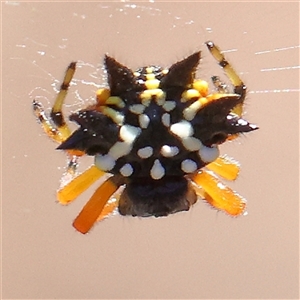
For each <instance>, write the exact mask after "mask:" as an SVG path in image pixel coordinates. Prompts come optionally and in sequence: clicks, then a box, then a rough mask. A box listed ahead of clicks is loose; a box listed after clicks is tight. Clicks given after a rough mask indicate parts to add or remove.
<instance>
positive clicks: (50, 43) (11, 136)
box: [2, 1, 299, 299]
mask: <svg viewBox="0 0 300 300" xmlns="http://www.w3.org/2000/svg"><path fill="white" fill-rule="evenodd" d="M2 9H3V13H2V16H3V41H2V42H3V45H2V50H3V54H2V69H3V81H2V87H3V90H2V97H3V98H2V101H3V102H2V104H3V106H2V109H3V110H2V118H3V119H2V120H3V124H2V125H3V127H2V133H3V134H2V141H3V144H2V145H3V148H2V149H3V157H2V170H3V191H2V207H3V210H2V217H3V228H2V241H3V260H2V263H3V266H2V267H3V270H2V285H3V286H2V288H3V291H2V293H3V295H2V296H3V298H21V299H28V298H30V299H33V298H36V299H45V298H68V299H73V298H79V299H92V298H99V299H101V298H158V299H163V298H198V299H202V298H209V299H223V298H230V299H245V298H270V299H275V298H285V299H287V298H294V299H296V298H298V296H299V294H298V290H299V286H298V281H299V276H298V271H299V270H298V261H299V253H298V250H299V248H298V242H299V238H298V233H299V231H298V229H299V228H298V225H299V219H298V213H299V210H298V196H299V186H298V182H299V171H298V159H299V157H298V156H299V153H298V136H299V132H298V127H299V126H298V125H299V111H298V102H299V57H298V55H299V29H298V28H299V4H298V3H287V2H283V3H200V2H198V3H189V2H184V3H183V2H176V3H175V2H174V3H159V2H155V1H151V2H147V3H138V2H135V3H133V2H125V1H124V2H118V3H112V2H110V3H109V2H102V3H100V2H98V3H92V2H91V3H88V2H85V3H80V2H78V3H58V2H57V3H54V2H52V3H47V2H46V3H34V2H31V3H24V2H22V3H21V2H17V1H16V2H11V1H6V2H5V3H4V2H3V3H2ZM208 39H211V40H213V41H215V42H216V43H217V44H218V45H219V46H220V47H221V48H222V49H223V50H225V51H226V55H227V58H228V59H229V60H230V61H231V62H232V64H233V65H234V66H235V67H236V69H237V70H238V71H239V72H240V73H241V76H242V78H243V79H244V81H245V82H246V83H247V85H248V87H249V94H248V98H247V103H246V112H247V119H249V120H250V121H251V122H253V123H256V124H258V125H259V126H260V130H259V131H257V132H254V133H251V134H248V135H245V137H242V138H240V139H239V141H234V142H232V143H229V144H227V145H224V146H223V147H222V153H227V154H228V155H230V156H233V157H235V158H236V159H238V160H239V161H240V162H241V164H242V172H241V176H240V177H239V179H238V180H237V181H236V182H235V183H232V184H230V185H231V186H232V187H233V188H234V189H235V190H237V191H238V192H239V193H240V194H242V195H244V196H245V197H246V198H247V199H248V212H249V214H248V216H246V217H241V218H238V219H233V218H230V217H228V216H226V215H224V214H223V213H218V212H216V211H214V210H211V209H210V208H209V207H208V206H207V205H206V204H205V203H204V202H202V201H199V202H198V203H197V205H195V207H194V208H193V209H192V210H191V211H189V212H185V213H180V214H177V215H174V216H170V217H168V218H160V219H151V218H148V219H137V218H124V217H120V216H115V217H112V218H110V219H108V220H106V221H105V222H102V223H100V224H97V225H96V226H95V227H94V228H93V230H92V231H91V232H90V233H89V234H87V235H85V236H84V235H81V234H79V233H77V232H75V230H74V229H73V227H72V226H71V223H72V220H73V219H74V218H75V216H76V215H77V213H78V212H79V211H80V209H81V207H82V206H83V205H84V203H85V202H86V201H87V200H88V198H89V197H90V195H91V194H92V192H93V190H94V189H95V187H96V186H97V184H96V185H95V186H93V187H92V188H90V189H89V190H88V191H87V192H86V193H84V194H83V195H82V196H81V197H80V198H79V199H78V200H77V201H76V202H74V203H73V204H72V205H70V206H68V207H62V206H61V205H59V204H58V203H56V202H55V191H56V189H57V188H58V185H59V179H60V177H61V175H62V173H63V168H64V166H65V155H64V153H62V152H58V151H55V150H54V149H55V147H56V145H55V144H54V143H53V142H51V141H50V140H49V139H47V138H46V136H45V135H44V134H43V133H42V131H41V128H40V127H39V126H38V125H37V123H36V121H35V118H34V116H33V114H32V112H31V101H32V99H33V98H36V99H38V100H40V101H42V102H43V103H44V104H45V105H46V107H47V108H49V107H50V104H51V103H52V101H53V98H54V97H55V93H56V90H57V88H58V87H59V81H60V80H61V79H62V76H63V73H64V70H65V68H66V66H67V65H68V63H69V62H70V61H71V60H77V61H80V65H81V68H78V71H77V73H76V75H75V81H74V83H75V84H74V85H72V87H71V92H70V94H69V97H68V101H67V102H68V103H69V105H68V107H66V110H67V111H72V110H75V109H78V108H80V107H82V106H83V105H84V102H85V101H89V100H91V99H93V97H94V93H95V90H96V88H97V85H99V84H103V83H104V82H103V78H102V76H103V72H102V69H101V64H102V58H103V55H104V54H105V53H109V54H110V55H113V56H115V57H116V58H117V59H118V60H120V61H121V62H123V63H125V64H127V65H128V66H131V67H133V68H135V67H138V66H141V65H144V64H149V63H157V64H162V65H165V66H169V65H170V64H172V63H173V62H175V61H176V60H177V59H181V58H182V57H184V56H185V55H188V54H191V53H192V52H193V51H196V50H198V49H203V60H202V64H201V68H200V69H199V72H198V74H199V77H202V78H205V79H209V77H210V76H211V75H214V74H219V75H220V74H222V71H221V70H220V69H219V68H218V66H217V65H216V63H215V62H214V60H213V59H212V57H211V56H210V55H209V53H208V52H207V51H206V49H205V47H204V46H203V43H204V42H205V41H206V40H208ZM90 162H91V160H89V159H83V160H82V161H81V167H80V170H84V168H85V167H87V166H88V165H89V164H90Z"/></svg>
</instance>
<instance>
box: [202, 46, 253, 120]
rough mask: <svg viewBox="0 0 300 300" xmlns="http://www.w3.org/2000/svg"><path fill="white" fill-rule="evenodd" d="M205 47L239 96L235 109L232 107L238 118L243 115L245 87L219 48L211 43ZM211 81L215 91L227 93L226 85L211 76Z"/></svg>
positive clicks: (216, 77)
mask: <svg viewBox="0 0 300 300" xmlns="http://www.w3.org/2000/svg"><path fill="white" fill-rule="evenodd" d="M206 46H207V48H208V50H209V52H210V53H211V55H212V56H213V57H214V58H215V60H216V61H217V62H218V63H219V65H220V67H221V68H222V69H223V70H224V71H225V73H226V75H227V77H228V78H229V80H230V81H231V83H232V85H233V86H234V93H235V94H237V95H240V103H239V104H238V105H237V106H236V107H234V109H233V110H232V112H233V113H235V114H237V115H238V116H239V117H241V116H242V113H243V104H244V100H245V97H246V92H247V88H246V85H245V84H244V82H243V81H242V80H241V78H240V77H239V75H238V74H237V73H236V71H235V70H234V68H233V67H232V66H231V64H230V63H229V62H228V61H227V60H226V58H225V57H224V55H223V54H222V52H221V50H220V49H219V47H217V46H216V45H215V44H214V43H213V42H212V41H208V42H206ZM212 81H213V84H214V86H215V87H216V88H217V90H218V91H219V92H220V93H228V90H227V86H226V84H224V83H223V82H222V81H220V79H219V77H218V76H213V77H212Z"/></svg>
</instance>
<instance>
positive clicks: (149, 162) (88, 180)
mask: <svg viewBox="0 0 300 300" xmlns="http://www.w3.org/2000/svg"><path fill="white" fill-rule="evenodd" d="M206 45H207V47H208V49H209V51H210V52H211V54H212V55H213V57H214V58H215V59H216V60H217V61H218V63H219V65H220V66H221V67H222V68H223V69H224V71H225V73H226V74H227V76H228V77H229V79H230V81H231V82H232V84H233V92H232V93H229V92H228V88H227V87H226V85H225V84H224V83H223V82H221V81H220V79H219V78H218V77H216V76H213V77H212V80H213V84H214V86H215V91H213V92H211V93H210V92H209V89H208V83H207V82H206V81H203V80H198V79H196V78H195V73H196V70H197V67H198V64H199V62H200V52H196V53H194V54H192V55H190V56H188V57H187V58H185V59H183V60H182V61H179V62H176V63H175V64H173V65H172V66H171V67H170V68H169V69H163V68H161V67H159V66H147V67H143V68H140V69H138V70H137V71H132V70H131V69H129V68H128V67H126V66H124V65H122V64H120V63H119V62H117V61H116V60H115V59H114V58H112V57H109V56H105V59H104V63H105V67H106V71H107V76H108V86H109V88H104V89H101V90H99V91H98V92H97V96H96V102H95V104H93V105H91V106H89V107H87V108H84V109H81V110H79V111H77V112H75V113H73V114H72V115H71V116H70V120H71V121H75V122H76V123H77V124H78V125H79V128H78V129H77V130H76V131H75V132H73V133H71V132H70V129H69V127H68V125H67V124H66V122H65V120H64V117H63V114H62V106H63V103H64V100H65V97H66V94H67V90H68V88H69V84H70V82H71V80H72V78H73V75H74V72H75V67H76V63H75V62H72V63H71V64H70V65H69V67H68V69H67V71H66V75H65V78H64V81H63V83H62V85H61V89H60V92H59V94H58V96H57V98H56V101H55V103H54V106H53V109H52V113H51V116H50V118H49V117H47V116H46V115H45V112H44V110H43V107H42V105H41V104H40V103H38V102H36V101H34V102H33V108H34V111H35V114H36V116H37V117H38V120H39V121H40V122H41V124H42V126H43V128H44V130H45V131H46V133H47V134H48V135H49V136H50V137H51V138H52V139H53V140H55V141H57V142H59V143H60V145H59V146H58V149H61V150H64V151H66V152H67V153H68V155H69V156H70V163H69V168H68V172H70V173H72V171H73V170H74V168H75V167H76V165H77V158H78V157H79V156H82V155H84V154H86V155H92V156H94V157H95V160H94V165H93V166H91V167H90V168H89V169H88V170H86V171H85V172H84V173H82V174H81V175H79V176H77V177H75V178H74V179H73V180H72V181H71V182H70V183H69V184H67V185H66V186H65V187H63V188H62V189H61V190H59V192H58V199H59V201H60V202H61V203H63V204H67V203H69V202H71V201H73V200H74V199H75V198H76V197H77V196H78V195H79V194H81V193H82V192H83V191H84V190H86V189H87V188H88V187H89V186H90V185H91V184H92V183H93V182H95V181H96V180H97V179H98V178H100V177H101V176H103V175H104V174H105V173H109V174H111V176H110V177H109V178H108V179H107V180H106V181H104V183H103V184H102V185H100V187H99V188H98V189H97V190H96V192H95V193H94V195H93V196H92V198H91V199H90V200H89V202H88V203H87V204H86V206H85V207H84V208H83V210H82V211H81V213H80V214H79V216H78V217H77V218H76V219H75V221H74V224H73V225H74V227H75V228H76V229H77V230H78V231H80V232H82V233H86V232H87V231H89V229H90V228H91V227H92V226H93V224H94V222H95V221H96V220H97V219H101V218H103V217H105V216H106V215H108V213H109V212H111V211H112V210H113V209H114V208H115V207H118V210H119V213H120V214H122V215H132V216H141V217H146V216H156V217H159V216H166V215H168V214H171V213H175V212H178V211H183V210H189V208H190V206H191V205H193V204H194V203H195V202H196V201H197V198H198V196H200V197H201V198H203V199H205V200H206V201H207V202H208V203H210V204H211V205H212V206H213V207H215V208H217V209H220V210H223V211H225V212H227V213H228V214H230V215H232V216H237V215H240V214H243V213H244V211H245V200H244V199H243V198H242V197H241V196H239V195H238V194H237V193H235V192H234V191H232V190H231V189H230V188H228V187H227V186H225V185H223V184H221V183H220V182H219V180H218V178H217V177H216V176H215V175H214V174H213V172H215V173H217V174H218V175H220V176H222V177H224V178H225V179H228V180H233V179H235V178H236V177H237V175H238V172H239V166H238V164H237V162H235V161H233V160H231V159H229V158H228V157H226V156H220V154H219V148H218V146H219V145H220V144H222V143H224V142H225V141H227V140H230V139H233V138H235V137H237V136H238V135H239V134H240V133H245V132H249V131H252V130H255V129H257V128H258V127H257V126H256V125H253V124H250V123H248V122H247V121H246V120H244V119H243V118H242V110H243V103H244V100H245V95H246V87H245V85H244V83H243V82H242V80H241V79H240V78H239V76H238V75H237V74H236V72H235V71H234V69H233V68H232V67H231V65H230V64H229V63H228V62H227V60H226V59H225V58H224V56H223V55H222V53H221V51H220V50H219V49H218V48H217V47H216V46H215V45H214V44H213V43H212V42H207V43H206ZM121 186H124V189H123V191H122V192H121V194H120V195H119V196H118V197H116V198H114V199H113V201H112V200H110V199H112V198H111V197H112V195H113V194H114V193H115V192H116V191H117V190H118V189H119V187H121Z"/></svg>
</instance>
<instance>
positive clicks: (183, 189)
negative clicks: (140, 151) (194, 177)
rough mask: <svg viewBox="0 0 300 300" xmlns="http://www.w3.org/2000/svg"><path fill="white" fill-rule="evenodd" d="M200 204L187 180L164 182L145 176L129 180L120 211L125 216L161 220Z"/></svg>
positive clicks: (174, 179) (167, 180) (122, 197)
mask: <svg viewBox="0 0 300 300" xmlns="http://www.w3.org/2000/svg"><path fill="white" fill-rule="evenodd" d="M196 201H197V196H196V194H195V192H194V190H193V189H192V188H191V187H190V183H189V182H188V180H187V179H186V178H185V177H181V176H175V177H172V176H169V177H164V178H163V179H160V180H153V179H149V177H143V178H139V179H135V180H129V181H128V183H127V184H126V187H125V189H124V191H123V193H122V194H121V196H120V200H119V207H118V209H119V212H120V214H122V215H132V216H139V217H147V216H155V217H161V216H167V215H168V214H172V213H175V212H178V211H183V210H189V208H190V206H191V205H193V204H194V203H195V202H196Z"/></svg>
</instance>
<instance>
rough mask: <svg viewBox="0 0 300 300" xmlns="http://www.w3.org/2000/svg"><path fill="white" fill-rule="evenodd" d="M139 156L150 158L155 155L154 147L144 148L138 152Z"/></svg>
mask: <svg viewBox="0 0 300 300" xmlns="http://www.w3.org/2000/svg"><path fill="white" fill-rule="evenodd" d="M137 154H138V156H139V157H140V158H148V157H150V156H151V155H152V154H153V148H152V147H149V146H147V147H144V148H141V149H139V150H138V151H137Z"/></svg>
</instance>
